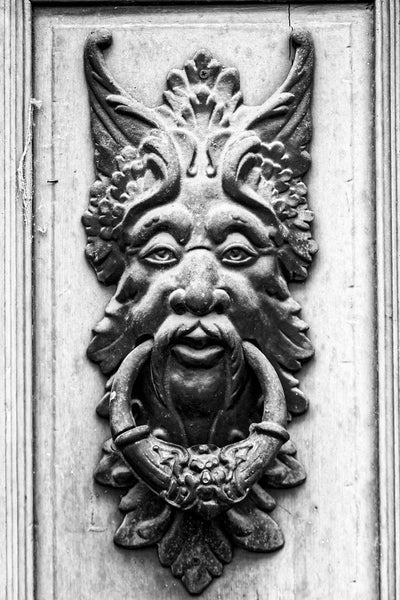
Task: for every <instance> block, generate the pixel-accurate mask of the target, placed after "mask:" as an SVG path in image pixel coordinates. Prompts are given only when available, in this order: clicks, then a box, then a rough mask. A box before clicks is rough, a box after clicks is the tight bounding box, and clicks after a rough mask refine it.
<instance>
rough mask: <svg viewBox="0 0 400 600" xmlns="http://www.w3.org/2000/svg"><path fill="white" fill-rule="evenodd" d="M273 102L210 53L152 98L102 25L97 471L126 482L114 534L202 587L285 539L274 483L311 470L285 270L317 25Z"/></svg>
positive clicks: (296, 213)
mask: <svg viewBox="0 0 400 600" xmlns="http://www.w3.org/2000/svg"><path fill="white" fill-rule="evenodd" d="M291 39H292V45H293V47H294V50H295V54H294V61H293V65H292V67H291V70H290V72H289V75H288V77H287V79H286V81H285V82H284V83H283V85H282V86H281V87H280V88H279V89H278V90H277V92H276V93H275V94H273V96H272V97H271V98H269V99H268V100H267V101H266V102H265V103H264V104H262V105H261V106H248V105H246V104H244V102H243V98H242V94H241V92H240V84H239V75H238V72H237V70H236V69H234V68H227V67H223V66H222V65H221V64H220V63H219V62H218V61H217V60H216V59H215V58H213V57H212V55H211V54H210V53H208V52H207V51H205V50H201V51H199V52H197V53H196V55H195V56H194V57H193V59H192V60H190V61H188V62H187V63H186V64H185V66H184V68H183V70H173V71H171V72H170V74H169V75H168V77H167V89H166V91H165V93H164V101H163V104H162V105H161V106H159V107H157V108H151V109H150V108H147V107H145V106H143V105H142V104H140V103H139V102H138V101H136V100H135V99H134V98H132V97H131V96H130V95H129V94H127V93H126V92H124V91H123V90H122V88H120V87H119V85H118V84H117V83H116V82H115V81H114V80H113V78H112V76H111V75H110V74H109V72H108V71H107V68H106V66H105V62H104V57H103V54H102V51H104V50H105V49H106V48H108V47H109V46H110V45H111V42H112V37H111V34H110V33H109V32H108V31H106V30H100V31H97V32H94V33H92V34H91V35H90V36H89V38H88V40H87V43H86V48H85V72H86V78H87V83H88V88H89V98H90V105H91V115H92V135H93V141H94V148H95V164H96V170H97V180H96V182H95V183H94V184H93V186H92V188H91V192H90V204H89V208H88V211H87V212H86V213H85V215H84V216H83V224H84V226H85V228H86V232H87V236H88V242H87V248H86V254H87V258H88V260H89V262H90V264H91V265H92V266H93V268H94V269H95V271H96V274H97V277H98V279H99V281H100V282H102V283H104V284H106V285H110V284H115V285H116V290H115V293H114V295H113V297H112V299H111V301H110V303H109V305H108V307H107V309H106V313H105V316H104V319H103V320H102V321H101V322H100V323H99V324H98V325H97V326H96V328H95V330H94V337H93V340H92V342H91V343H90V346H89V349H88V356H89V358H90V359H91V360H93V361H94V362H96V363H98V364H99V366H100V368H101V370H102V372H103V373H104V374H106V375H108V376H109V380H108V383H107V386H106V393H105V395H104V397H103V399H102V401H101V402H100V405H99V407H98V413H99V415H100V416H102V417H105V418H108V419H109V421H110V428H111V434H112V439H111V440H109V441H108V442H106V444H105V445H104V448H103V456H102V458H101V460H100V463H99V466H98V468H97V470H96V473H95V477H96V479H97V481H98V482H99V483H102V484H105V485H112V486H115V487H124V488H129V489H128V491H127V493H126V495H125V496H124V498H123V499H122V501H121V505H120V508H121V510H122V512H124V513H125V517H124V520H123V522H122V524H121V526H120V527H119V529H118V530H117V532H116V534H115V538H114V539H115V542H116V543H117V544H119V545H120V546H123V547H128V548H138V547H142V546H147V545H153V544H157V545H158V552H159V558H160V561H161V563H162V564H163V565H167V566H170V567H171V569H172V572H173V574H174V575H175V576H177V577H180V578H181V579H182V581H183V583H184V585H185V586H186V588H187V589H188V591H189V592H192V593H199V592H201V591H202V590H203V589H204V588H205V587H206V586H207V585H208V584H209V583H210V581H211V580H212V578H213V577H216V576H219V575H221V573H222V569H223V564H224V563H227V562H229V561H230V560H231V557H232V548H233V546H234V545H237V546H240V547H242V548H245V549H247V550H250V551H257V552H259V551H266V552H267V551H272V550H276V549H278V548H280V547H281V546H282V545H283V543H284V538H283V534H282V532H281V530H280V528H279V525H278V524H277V523H276V522H275V521H274V520H273V519H272V518H271V517H270V514H269V513H271V512H272V510H273V508H274V506H275V502H274V500H273V497H272V496H271V495H270V493H269V492H270V488H275V487H278V488H279V487H282V488H284V487H293V486H295V485H298V484H300V483H302V482H303V481H304V479H305V472H304V469H303V467H302V466H301V464H300V463H299V462H298V460H297V458H296V448H295V446H294V444H293V442H291V441H288V440H289V434H288V431H287V423H288V421H290V419H291V418H292V416H293V415H298V414H302V413H303V412H305V411H306V409H307V400H306V398H305V397H304V395H303V393H302V392H301V391H300V389H299V388H298V383H299V382H298V380H297V379H296V377H295V376H294V373H295V372H296V371H298V370H299V369H300V367H301V365H302V363H303V362H304V361H306V360H307V359H309V358H310V357H311V356H312V354H313V349H312V346H311V343H310V341H309V339H308V337H307V336H306V330H307V326H306V324H305V323H304V322H303V321H302V320H301V318H300V316H299V312H300V307H299V306H298V304H297V303H296V302H295V301H294V299H293V298H292V296H291V295H290V292H289V288H288V283H289V282H290V281H303V280H305V278H306V277H307V269H308V267H309V265H310V263H311V260H312V257H313V254H314V253H315V252H316V244H315V242H314V241H313V240H312V237H311V231H310V223H311V221H312V218H313V214H312V212H311V211H310V210H309V208H308V204H307V188H306V186H305V184H304V181H303V177H304V175H305V174H306V172H307V171H308V169H309V166H310V156H309V154H308V150H307V148H308V144H309V142H310V138H311V113H310V102H311V82H312V70H313V47H312V42H311V38H310V35H309V34H308V33H307V32H305V31H303V30H299V31H294V32H293V34H292V38H291Z"/></svg>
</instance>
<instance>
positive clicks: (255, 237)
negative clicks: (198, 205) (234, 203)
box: [206, 207, 273, 247]
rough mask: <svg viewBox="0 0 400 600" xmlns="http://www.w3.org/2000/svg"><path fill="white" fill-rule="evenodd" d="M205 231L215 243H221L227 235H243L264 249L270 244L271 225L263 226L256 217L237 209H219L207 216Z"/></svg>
mask: <svg viewBox="0 0 400 600" xmlns="http://www.w3.org/2000/svg"><path fill="white" fill-rule="evenodd" d="M206 229H207V232H208V234H209V235H210V236H211V238H212V239H213V240H214V241H215V242H216V243H217V244H219V243H221V242H223V241H224V240H225V239H226V237H227V235H228V234H229V233H233V232H236V231H237V232H239V233H243V234H244V235H245V236H246V237H247V238H249V240H250V241H251V242H253V243H254V244H255V245H256V246H260V247H264V246H268V245H269V244H270V243H271V239H270V234H271V232H272V231H273V227H272V226H271V225H265V224H264V223H263V222H262V221H261V220H260V219H259V218H258V217H256V216H255V215H253V214H251V213H249V211H247V210H238V209H237V208H231V207H229V208H226V209H219V210H218V211H212V212H211V214H209V216H208V218H207V222H206Z"/></svg>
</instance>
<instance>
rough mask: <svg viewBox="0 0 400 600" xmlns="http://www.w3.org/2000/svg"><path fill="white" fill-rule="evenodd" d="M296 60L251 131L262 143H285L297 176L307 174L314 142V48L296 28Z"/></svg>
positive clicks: (258, 113)
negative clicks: (312, 123)
mask: <svg viewBox="0 0 400 600" xmlns="http://www.w3.org/2000/svg"><path fill="white" fill-rule="evenodd" d="M291 44H292V46H293V48H294V49H295V55H294V61H293V64H292V67H291V69H290V71H289V74H288V76H287V78H286V80H285V81H284V83H283V84H282V85H281V87H280V88H279V89H278V90H277V91H276V92H275V93H274V94H273V95H272V96H271V97H270V98H269V99H268V100H267V101H266V102H265V103H264V104H263V105H261V106H260V107H257V109H256V110H255V113H254V114H253V115H251V117H250V120H249V121H248V123H247V127H246V128H247V129H249V130H251V131H254V132H255V133H256V134H257V135H258V137H259V138H260V139H261V141H262V142H264V143H267V144H270V143H271V142H273V141H276V142H282V143H283V144H284V146H285V148H286V152H287V154H288V155H289V157H288V163H287V166H288V167H289V168H290V169H291V170H292V171H293V176H294V177H296V176H298V175H304V173H305V172H306V171H307V170H308V168H309V166H310V156H309V154H308V152H307V150H306V146H307V145H308V144H309V142H310V140H311V92H312V80H313V68H314V46H313V42H312V39H311V35H310V33H309V32H308V31H305V30H303V29H296V30H294V31H293V33H292V35H291Z"/></svg>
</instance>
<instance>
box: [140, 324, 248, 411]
mask: <svg viewBox="0 0 400 600" xmlns="http://www.w3.org/2000/svg"><path fill="white" fill-rule="evenodd" d="M197 328H200V329H201V330H202V331H203V332H204V333H205V334H206V335H207V337H209V338H210V339H211V340H213V341H215V342H216V343H218V344H220V345H221V346H223V347H224V348H225V349H226V355H227V363H228V365H229V369H228V370H229V372H230V377H231V384H232V397H233V396H235V395H236V393H237V391H238V387H239V383H240V372H241V368H242V367H243V364H244V355H243V348H242V342H243V340H242V338H241V336H240V334H239V332H238V331H237V329H236V327H235V326H234V325H233V323H232V322H231V321H230V319H229V318H228V317H227V316H226V315H218V316H216V315H215V314H214V315H206V316H204V317H195V316H193V315H179V316H177V315H171V316H169V317H167V318H166V319H165V321H164V322H163V323H162V325H161V326H160V327H159V329H158V331H157V332H156V333H155V335H154V346H153V351H152V355H151V374H152V380H153V385H154V387H155V390H156V391H157V394H158V396H159V398H160V400H163V398H164V378H165V374H166V369H167V365H168V356H169V353H170V349H171V347H172V346H173V345H174V344H175V343H177V342H179V340H182V338H185V337H186V336H189V335H190V334H191V333H192V332H193V331H194V330H195V329H197Z"/></svg>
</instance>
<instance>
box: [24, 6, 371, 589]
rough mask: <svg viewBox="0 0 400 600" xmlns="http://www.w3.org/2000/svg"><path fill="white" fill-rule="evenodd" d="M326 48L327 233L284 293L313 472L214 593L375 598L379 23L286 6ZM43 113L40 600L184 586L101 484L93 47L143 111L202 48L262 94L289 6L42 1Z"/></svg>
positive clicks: (285, 57) (38, 277)
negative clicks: (89, 44) (93, 355)
mask: <svg viewBox="0 0 400 600" xmlns="http://www.w3.org/2000/svg"><path fill="white" fill-rule="evenodd" d="M290 17H291V25H292V26H304V27H306V28H307V29H309V30H310V31H311V32H312V35H313V38H314V42H315V48H316V72H315V84H314V93H313V107H312V111H313V124H314V129H313V140H312V144H311V156H312V168H311V171H310V173H309V175H308V182H307V184H308V186H309V199H310V204H311V208H312V210H313V211H314V212H315V225H314V237H315V239H316V240H317V242H318V245H319V253H318V255H317V257H316V260H315V263H314V266H313V268H312V271H311V275H310V277H309V279H308V281H307V283H306V284H305V285H304V286H303V285H301V284H297V285H296V286H293V287H292V290H293V294H294V296H295V298H296V299H297V300H298V301H299V303H300V304H301V306H302V307H303V308H302V315H303V318H304V319H305V321H306V322H307V323H308V324H309V325H310V337H311V339H312V342H313V345H314V347H315V349H316V356H315V358H314V359H313V361H311V362H310V363H309V364H308V365H306V366H305V367H304V368H303V370H302V373H301V382H302V386H303V389H304V391H305V392H306V394H307V396H308V397H309V398H310V409H309V411H308V412H307V413H306V414H305V415H304V416H301V417H298V418H297V419H295V420H294V421H293V422H292V423H291V425H290V433H291V435H292V436H293V439H295V440H296V445H297V448H298V453H299V457H300V458H301V460H302V462H303V463H304V464H305V466H306V470H307V473H308V478H307V481H306V483H305V484H304V485H303V486H301V487H299V488H297V489H295V490H288V491H287V492H286V491H279V492H278V493H277V494H276V498H277V500H278V507H277V509H276V511H275V513H274V516H275V517H276V519H277V521H278V522H279V523H280V525H281V527H282V529H283V531H284V532H285V537H286V543H285V546H284V548H283V549H282V550H281V551H279V552H277V553H274V554H271V555H262V554H260V555H257V554H251V553H247V552H245V551H240V550H236V555H235V559H234V561H233V562H232V563H231V564H230V565H227V566H226V567H225V571H224V574H223V575H222V577H221V578H220V579H218V580H216V581H215V582H214V583H213V584H212V586H211V587H210V588H208V589H207V590H206V591H205V592H204V593H203V597H204V598H209V599H211V598H221V599H236V598H248V599H253V598H260V599H261V598H262V599H267V598H273V599H282V600H291V599H298V598H302V599H303V598H304V599H305V598H309V599H311V600H319V599H321V600H322V599H325V598H333V599H336V598H340V597H343V598H346V600H347V599H348V600H353V599H354V600H358V599H359V598H365V599H371V600H375V598H377V597H378V591H377V586H378V572H377V569H376V567H375V565H376V536H377V506H376V502H377V500H376V498H377V463H376V461H377V456H376V451H375V448H376V444H377V427H376V419H375V409H376V381H375V366H374V365H375V361H374V355H375V338H374V335H375V334H374V332H375V308H374V304H375V297H374V287H375V275H374V273H375V255H374V235H375V234H374V231H375V215H374V197H373V192H372V190H373V181H372V173H373V168H372V164H373V163H372V160H373V156H372V152H371V149H372V147H373V141H372V101H371V88H372V79H371V77H372V70H371V69H372V65H371V52H372V30H371V27H372V22H371V21H372V17H371V12H370V10H368V9H367V6H364V5H362V4H360V5H357V6H353V5H349V6H338V5H336V6H334V5H332V6H330V5H327V6H325V7H313V8H311V7H308V8H307V7H305V6H303V7H300V6H297V7H292V9H291V15H290ZM34 26H35V35H34V40H35V92H34V94H35V98H37V99H38V100H41V101H42V108H41V110H40V112H39V113H38V117H37V122H36V139H35V148H34V167H35V258H34V265H35V289H36V296H35V297H36V304H35V314H36V320H35V323H36V365H35V369H36V370H35V377H36V401H35V440H36V445H35V463H36V484H35V500H36V517H37V594H38V598H40V599H42V598H43V599H44V598H54V599H55V598H57V599H60V600H61V599H66V600H67V599H68V600H69V599H70V598H73V597H76V598H79V599H82V600H84V599H92V598H96V599H99V600H100V599H108V600H111V599H113V600H114V599H115V600H116V599H117V598H134V597H140V598H143V599H144V598H149V599H150V598H165V599H167V598H171V597H172V598H186V597H187V593H186V591H185V590H184V589H183V588H182V586H181V584H180V582H179V581H177V580H175V579H173V578H172V577H171V574H170V572H169V570H167V569H164V568H163V567H161V566H160V564H159V562H158V559H157V556H156V551H155V550H154V548H150V549H146V550H144V549H143V550H140V551H139V550H138V551H127V550H122V549H120V548H117V547H116V546H115V545H114V544H113V541H112V538H113V534H114V532H115V530H116V528H117V526H118V524H119V523H120V521H121V519H122V516H121V514H120V513H119V511H118V499H119V497H120V494H119V492H117V491H114V490H110V489H107V488H102V487H101V486H99V485H97V484H96V483H95V482H94V480H93V471H94V469H95V466H96V464H97V461H98V458H99V455H100V448H101V444H102V442H103V441H104V440H105V439H107V438H108V437H109V431H108V426H107V425H106V423H105V422H104V421H102V420H101V419H100V418H99V417H98V416H97V415H96V413H95V407H96V404H97V402H98V400H99V399H100V398H101V396H102V394H103V386H104V379H103V377H102V376H101V375H100V373H99V371H98V369H97V368H96V367H95V366H94V365H92V364H91V363H90V362H89V361H88V360H87V358H86V355H85V352H86V347H87V345H88V342H89V340H90V335H91V334H90V329H91V327H92V326H94V324H95V323H96V322H97V321H99V320H100V318H101V316H102V314H103V311H104V307H105V305H106V303H107V299H108V298H109V297H110V290H108V289H107V288H101V286H100V285H99V284H98V282H97V281H96V279H95V276H94V273H93V272H92V271H91V269H90V267H89V266H88V264H87V263H86V261H85V257H84V247H85V235H84V230H83V227H82V225H81V222H80V218H81V214H82V213H83V212H84V210H85V209H86V206H87V202H88V190H89V187H90V185H91V183H92V182H93V180H94V167H93V148H92V142H91V137H90V115H89V103H88V97H87V91H86V85H85V81H84V73H83V60H82V53H83V44H84V41H85V39H86V37H87V35H88V34H89V33H90V31H92V30H93V29H95V28H98V27H102V26H106V27H108V28H109V29H111V31H112V32H113V36H114V44H113V46H112V48H111V50H110V51H109V53H108V55H107V62H108V65H109V67H110V69H111V71H112V72H113V74H114V75H115V77H116V78H117V79H118V81H119V82H121V84H122V85H123V86H124V87H126V88H128V89H129V90H130V91H131V92H132V94H133V95H134V96H135V97H137V98H138V99H140V100H142V101H143V102H145V103H146V104H148V105H156V104H157V103H159V102H160V98H161V93H162V91H163V89H164V85H165V77H166V75H167V73H168V72H169V70H170V69H171V68H175V67H177V68H180V67H181V66H182V65H183V63H184V62H185V61H186V60H187V59H188V58H190V57H191V56H192V55H193V54H194V52H195V51H196V50H197V49H199V48H202V47H206V48H209V49H210V50H212V52H213V53H214V54H215V55H216V56H217V57H218V58H219V59H220V60H221V61H222V62H223V63H224V64H226V65H233V66H236V67H237V68H238V70H239V72H240V75H241V85H242V90H243V93H244V96H245V100H246V102H247V103H250V104H258V103H261V102H262V100H263V99H265V98H266V97H268V96H269V95H270V94H271V93H272V92H273V91H274V90H275V89H276V88H277V87H278V86H279V85H280V83H281V81H282V80H283V77H284V75H285V74H286V72H287V70H288V68H289V65H290V59H289V49H288V35H289V33H290V27H289V24H288V12H287V8H286V7H283V6H281V7H274V6H258V7H251V6H237V7H235V10H234V11H232V10H231V9H230V8H228V7H227V8H222V7H217V6H205V7H201V6H198V7H196V9H190V8H188V7H179V8H174V7H171V8H168V9H161V8H151V9H150V8H133V7H129V8H119V9H118V10H113V9H107V8H105V7H103V8H101V9H96V7H93V8H90V9H89V8H87V9H82V8H79V9H62V8H61V7H59V8H58V9H57V10H52V9H45V8H43V9H38V10H37V11H36V16H35V23H34Z"/></svg>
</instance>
